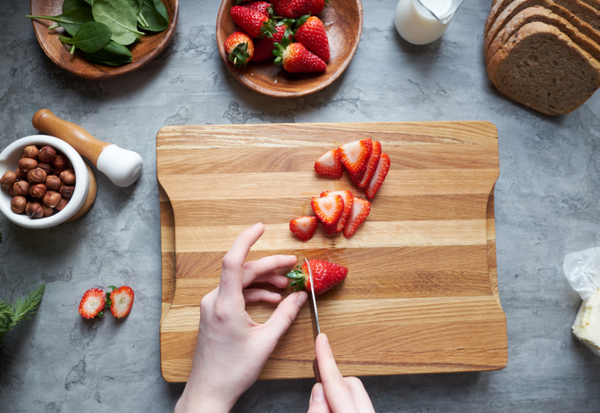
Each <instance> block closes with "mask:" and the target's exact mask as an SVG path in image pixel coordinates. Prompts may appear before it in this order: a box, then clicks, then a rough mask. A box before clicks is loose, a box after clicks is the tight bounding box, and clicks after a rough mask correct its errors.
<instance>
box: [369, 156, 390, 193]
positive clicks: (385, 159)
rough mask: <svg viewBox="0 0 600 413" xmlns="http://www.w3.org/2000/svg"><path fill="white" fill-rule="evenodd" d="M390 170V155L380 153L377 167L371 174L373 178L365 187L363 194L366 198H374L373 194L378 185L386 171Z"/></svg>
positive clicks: (383, 178)
mask: <svg viewBox="0 0 600 413" xmlns="http://www.w3.org/2000/svg"><path fill="white" fill-rule="evenodd" d="M389 171H390V157H389V156H388V154H387V153H382V154H381V158H380V159H379V162H378V163H377V169H375V173H374V174H373V178H371V181H370V182H369V185H368V186H367V187H366V188H365V195H366V196H367V199H369V200H371V199H373V198H375V194H376V193H377V191H378V190H379V187H380V186H381V184H382V183H383V181H384V180H385V177H386V176H387V174H388V172H389Z"/></svg>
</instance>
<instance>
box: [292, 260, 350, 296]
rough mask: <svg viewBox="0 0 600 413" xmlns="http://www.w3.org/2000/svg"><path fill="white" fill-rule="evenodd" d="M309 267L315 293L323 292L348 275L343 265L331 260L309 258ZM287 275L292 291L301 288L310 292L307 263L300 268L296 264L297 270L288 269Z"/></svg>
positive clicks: (311, 287)
mask: <svg viewBox="0 0 600 413" xmlns="http://www.w3.org/2000/svg"><path fill="white" fill-rule="evenodd" d="M308 262H309V264H310V269H311V270H312V275H313V280H314V283H315V285H314V292H315V295H319V294H323V293H324V292H325V291H328V290H330V289H331V288H333V287H335V286H336V285H338V284H339V283H341V282H342V281H344V279H345V278H346V276H347V275H348V268H346V267H343V266H341V265H338V264H334V263H333V262H328V261H321V260H309V261H308ZM287 277H288V278H290V279H291V280H292V282H291V283H290V286H291V287H295V288H294V291H300V290H302V289H303V288H304V289H306V291H308V292H310V291H311V290H312V289H313V286H311V284H310V275H309V272H308V265H307V263H306V262H305V263H304V265H303V266H302V268H300V266H298V269H297V270H293V271H290V273H288V274H287Z"/></svg>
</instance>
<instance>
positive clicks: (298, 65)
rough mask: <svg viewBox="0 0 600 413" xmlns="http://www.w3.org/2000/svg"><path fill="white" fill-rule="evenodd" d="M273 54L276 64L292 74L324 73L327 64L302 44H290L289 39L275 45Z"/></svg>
mask: <svg viewBox="0 0 600 413" xmlns="http://www.w3.org/2000/svg"><path fill="white" fill-rule="evenodd" d="M273 54H274V55H275V56H277V57H276V58H275V64H276V65H280V66H283V68H284V69H285V70H286V71H288V72H290V73H309V72H324V71H325V70H327V64H326V63H325V62H324V61H323V59H321V58H320V57H319V56H316V55H314V54H312V53H311V52H309V51H308V50H306V47H304V46H303V45H302V44H301V43H292V44H290V41H289V39H287V38H285V37H284V38H283V40H282V41H281V43H276V44H275V50H274V51H273Z"/></svg>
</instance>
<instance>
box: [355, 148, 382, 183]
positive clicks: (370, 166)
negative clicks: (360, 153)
mask: <svg viewBox="0 0 600 413" xmlns="http://www.w3.org/2000/svg"><path fill="white" fill-rule="evenodd" d="M380 157H381V144H380V143H379V142H378V141H375V142H373V151H372V152H371V156H370V157H369V162H368V163H367V169H366V170H365V174H364V175H363V177H362V179H361V180H360V181H359V182H358V186H359V187H361V188H364V187H366V186H367V185H368V184H369V182H371V178H372V177H373V174H374V173H375V169H376V168H377V164H378V163H379V158H380Z"/></svg>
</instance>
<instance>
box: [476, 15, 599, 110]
mask: <svg viewBox="0 0 600 413" xmlns="http://www.w3.org/2000/svg"><path fill="white" fill-rule="evenodd" d="M488 77H489V79H490V80H491V81H492V83H494V84H495V85H496V87H497V88H498V90H499V91H500V93H502V94H504V95H506V96H508V97H510V98H511V99H514V100H516V101H517V102H520V103H522V104H524V105H526V106H529V107H530V108H533V109H535V110H538V111H540V112H542V113H545V114H546V115H559V114H566V113H570V112H572V111H573V110H575V109H577V108H578V107H579V106H581V105H582V104H583V103H584V102H585V101H586V100H587V99H589V97H590V96H592V94H593V93H594V92H595V91H596V89H598V87H600V63H598V61H596V60H595V59H594V58H593V57H592V56H590V55H589V53H587V52H586V51H584V50H583V49H581V48H580V47H579V46H577V45H576V44H575V43H573V41H571V39H569V37H567V36H566V35H565V34H563V33H562V32H561V31H560V30H559V29H557V28H556V27H554V26H550V25H548V24H546V23H542V22H533V23H528V24H526V25H524V26H522V27H521V28H520V29H519V30H518V31H517V33H515V34H514V35H513V36H512V37H511V38H510V39H509V40H508V43H507V44H506V46H505V47H503V48H502V49H501V50H499V51H498V53H496V55H495V56H494V57H493V58H492V59H491V61H490V64H489V65H488Z"/></svg>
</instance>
